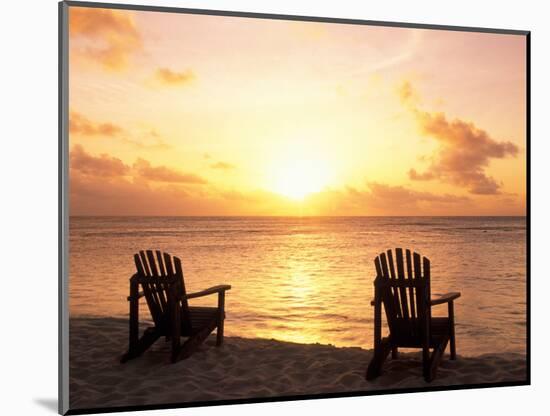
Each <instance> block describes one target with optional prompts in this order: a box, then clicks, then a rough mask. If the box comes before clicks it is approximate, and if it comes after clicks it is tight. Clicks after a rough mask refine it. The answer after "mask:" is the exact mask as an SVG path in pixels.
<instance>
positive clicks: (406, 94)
mask: <svg viewBox="0 0 550 416" xmlns="http://www.w3.org/2000/svg"><path fill="white" fill-rule="evenodd" d="M397 94H398V95H399V98H400V99H401V102H402V103H404V104H411V103H412V102H413V101H415V100H416V99H417V98H418V95H417V94H416V91H415V90H414V89H413V87H412V85H411V83H410V82H409V81H404V82H402V83H401V84H400V85H399V87H398V88H397Z"/></svg>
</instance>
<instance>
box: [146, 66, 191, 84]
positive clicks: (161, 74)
mask: <svg viewBox="0 0 550 416" xmlns="http://www.w3.org/2000/svg"><path fill="white" fill-rule="evenodd" d="M155 78H156V79H157V80H158V81H160V82H161V83H162V84H164V85H173V86H175V85H184V84H188V83H190V82H192V81H194V80H195V73H194V72H193V71H191V70H189V69H187V70H185V71H183V72H176V71H172V70H171V69H169V68H159V69H157V71H156V73H155Z"/></svg>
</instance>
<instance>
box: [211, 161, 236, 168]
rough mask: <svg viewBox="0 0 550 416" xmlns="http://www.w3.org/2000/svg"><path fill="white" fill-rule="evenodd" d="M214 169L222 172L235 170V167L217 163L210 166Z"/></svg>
mask: <svg viewBox="0 0 550 416" xmlns="http://www.w3.org/2000/svg"><path fill="white" fill-rule="evenodd" d="M210 167H211V168H212V169H220V170H232V169H235V165H232V164H231V163H227V162H216V163H213V164H211V165H210Z"/></svg>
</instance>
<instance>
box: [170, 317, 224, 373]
mask: <svg viewBox="0 0 550 416" xmlns="http://www.w3.org/2000/svg"><path fill="white" fill-rule="evenodd" d="M214 328H215V323H212V324H210V325H208V326H205V327H204V328H202V329H201V330H200V331H199V332H197V333H195V334H193V335H192V336H190V337H189V338H188V339H187V341H185V342H184V343H183V345H182V346H181V347H179V350H178V351H177V352H174V353H173V354H172V362H173V363H175V362H177V361H179V360H185V359H186V358H189V357H190V356H191V355H192V354H193V353H194V352H195V351H196V350H197V348H198V347H199V346H200V345H201V344H202V342H203V341H204V340H205V339H206V338H208V335H210V333H211V332H212V331H213V330H214Z"/></svg>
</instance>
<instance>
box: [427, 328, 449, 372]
mask: <svg viewBox="0 0 550 416" xmlns="http://www.w3.org/2000/svg"><path fill="white" fill-rule="evenodd" d="M447 342H449V339H448V338H445V339H444V340H443V341H442V342H441V343H440V344H439V345H437V346H436V347H435V348H434V350H433V352H432V356H431V357H430V359H429V361H428V363H427V364H428V365H427V366H425V367H424V368H425V373H424V379H425V380H426V381H427V382H428V383H429V382H431V381H433V379H434V378H435V376H436V373H437V367H438V366H439V363H440V361H441V358H442V357H443V353H444V352H445V348H446V347H447Z"/></svg>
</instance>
